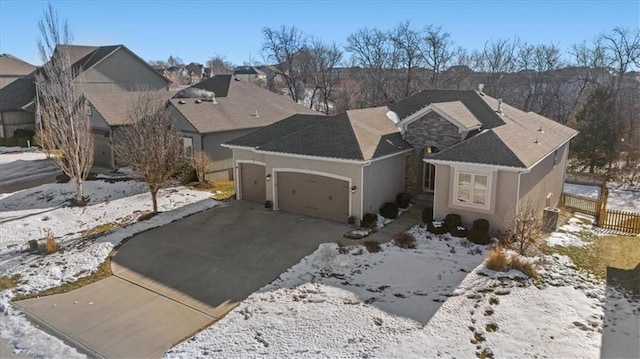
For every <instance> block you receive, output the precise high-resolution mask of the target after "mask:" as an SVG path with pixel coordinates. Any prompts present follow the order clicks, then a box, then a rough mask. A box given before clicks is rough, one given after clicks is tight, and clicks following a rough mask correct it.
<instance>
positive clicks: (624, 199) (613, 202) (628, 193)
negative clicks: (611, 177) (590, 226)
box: [607, 182, 640, 213]
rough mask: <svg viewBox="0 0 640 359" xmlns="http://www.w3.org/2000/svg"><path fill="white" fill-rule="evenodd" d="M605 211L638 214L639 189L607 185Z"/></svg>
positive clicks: (639, 207) (614, 184) (639, 210)
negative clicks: (607, 193) (607, 192)
mask: <svg viewBox="0 0 640 359" xmlns="http://www.w3.org/2000/svg"><path fill="white" fill-rule="evenodd" d="M607 189H608V190H609V196H608V197H607V209H612V210H617V211H626V212H635V213H640V188H639V187H638V186H636V187H631V186H628V185H621V184H618V183H613V182H611V183H608V184H607Z"/></svg>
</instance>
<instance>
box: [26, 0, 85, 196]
mask: <svg viewBox="0 0 640 359" xmlns="http://www.w3.org/2000/svg"><path fill="white" fill-rule="evenodd" d="M38 27H39V29H40V36H41V37H40V39H39V40H38V49H39V50H40V57H41V58H42V60H43V61H44V62H46V61H48V62H46V63H45V65H44V66H43V67H42V68H40V69H39V72H38V74H37V79H36V92H37V95H36V96H37V110H36V111H37V115H36V117H37V118H36V122H37V125H36V130H37V131H38V135H39V137H40V139H41V140H42V141H43V144H44V148H45V149H49V150H52V149H58V150H60V151H62V155H61V156H54V157H53V160H54V162H55V163H56V165H57V166H58V167H59V168H60V169H61V170H62V171H63V172H64V173H65V174H67V175H68V176H69V177H70V178H71V179H72V180H73V181H74V183H75V185H76V198H75V201H76V203H77V204H82V203H84V198H83V194H82V183H83V182H84V181H85V180H86V178H87V176H88V175H89V171H90V170H91V166H92V165H93V155H94V153H93V146H94V143H93V135H92V133H91V123H90V119H89V116H87V109H88V105H87V101H86V97H85V94H84V87H83V85H82V84H83V81H81V80H80V79H79V77H80V76H78V74H77V72H76V71H75V70H74V69H73V68H72V64H71V59H70V56H69V48H68V46H66V45H68V44H70V42H71V38H72V36H71V34H70V32H69V27H68V23H67V21H66V20H65V21H64V22H63V23H62V25H60V21H59V18H58V13H57V12H56V11H55V9H54V8H53V6H52V5H51V4H49V7H48V8H47V10H46V11H44V12H43V18H42V19H41V20H40V22H39V23H38Z"/></svg>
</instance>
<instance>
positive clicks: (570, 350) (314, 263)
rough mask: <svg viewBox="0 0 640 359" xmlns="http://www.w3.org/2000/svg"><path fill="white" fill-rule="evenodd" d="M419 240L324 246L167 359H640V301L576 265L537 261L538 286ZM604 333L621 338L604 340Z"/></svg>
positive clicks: (575, 225)
mask: <svg viewBox="0 0 640 359" xmlns="http://www.w3.org/2000/svg"><path fill="white" fill-rule="evenodd" d="M587 228H589V227H588V225H587V224H584V222H583V220H582V219H576V220H572V221H570V224H568V225H567V226H565V227H563V228H562V232H558V233H555V234H554V236H553V237H554V239H553V240H552V242H556V243H562V244H563V245H570V244H572V243H578V241H579V240H580V239H579V236H577V234H579V232H580V231H582V230H584V229H587ZM410 233H411V234H413V235H414V236H415V237H416V239H417V243H416V244H417V247H416V248H415V249H400V248H398V247H395V246H394V245H393V244H391V243H387V244H383V245H382V246H381V249H382V250H381V251H380V252H377V253H368V252H367V251H366V250H365V249H364V248H363V247H355V248H352V249H351V251H350V252H348V253H347V254H340V253H339V250H338V248H337V246H335V245H333V244H324V245H321V246H320V248H319V249H318V250H317V251H316V252H314V253H313V254H311V255H310V256H308V257H306V258H305V259H303V260H302V261H301V262H300V263H299V264H297V265H296V266H294V267H292V268H291V269H290V270H289V271H287V272H286V273H283V274H282V275H281V276H280V278H279V279H277V280H276V281H274V282H273V283H271V284H269V285H267V286H266V287H264V288H262V289H261V290H260V291H258V292H256V293H254V294H253V295H251V296H250V297H249V298H247V299H246V300H245V301H243V302H242V303H241V304H240V305H239V306H238V307H237V308H236V309H234V310H233V311H232V312H230V313H229V314H228V315H227V316H226V317H225V318H223V319H222V320H220V321H219V322H217V323H216V324H214V325H212V326H211V327H209V328H207V329H205V330H204V331H202V332H201V333H199V334H197V335H195V336H194V337H192V338H190V339H188V340H187V341H185V342H183V343H181V344H179V345H177V346H176V347H174V348H172V349H171V350H170V351H169V352H167V353H166V354H165V357H167V358H205V357H211V356H213V357H224V358H244V357H270V358H273V357H277V358H315V357H340V358H349V357H370V358H373V357H379V358H432V357H460V358H471V357H476V356H479V357H482V356H485V357H492V356H493V355H495V356H496V357H520V358H521V357H572V358H597V357H599V356H600V353H601V350H602V351H603V353H604V352H607V353H610V354H611V355H612V356H618V357H619V356H625V355H626V356H629V355H631V356H634V355H635V353H636V352H634V347H633V345H634V340H635V342H636V343H637V342H638V340H639V339H640V336H639V335H640V334H639V333H638V331H637V330H634V327H633V325H634V323H637V321H638V320H639V319H640V310H639V309H640V308H639V306H638V303H637V301H635V302H634V301H633V300H630V299H629V298H628V297H624V296H622V295H621V294H620V293H619V292H618V291H617V289H616V288H614V287H612V286H605V283H604V282H603V281H602V280H600V279H598V278H596V277H595V276H593V275H590V274H588V273H586V272H585V271H583V270H580V269H579V268H577V267H576V266H575V265H574V264H573V262H572V261H571V260H570V259H569V258H568V257H567V256H564V255H560V254H552V255H543V256H540V257H538V258H534V259H531V260H532V261H535V262H536V263H537V265H538V268H539V272H538V279H536V280H532V279H531V278H528V277H527V276H526V275H524V274H522V273H520V272H518V271H515V270H510V271H508V272H495V271H492V270H489V269H487V268H486V266H485V265H484V263H483V259H484V253H486V251H485V250H484V249H479V248H478V249H476V248H477V247H476V246H475V245H472V244H470V243H469V242H467V241H466V240H464V239H454V238H451V237H448V236H447V235H444V236H436V235H431V234H429V233H427V232H426V231H425V230H424V229H423V228H420V227H414V228H412V229H411V230H410ZM563 236H565V237H568V238H567V239H560V237H563ZM573 237H575V238H573ZM611 328H619V329H621V330H620V332H618V333H612V330H611ZM603 331H604V332H605V334H607V333H609V334H611V335H610V336H608V337H607V338H606V340H605V341H604V343H603V334H602V333H603Z"/></svg>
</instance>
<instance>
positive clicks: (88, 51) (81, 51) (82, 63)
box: [56, 45, 171, 83]
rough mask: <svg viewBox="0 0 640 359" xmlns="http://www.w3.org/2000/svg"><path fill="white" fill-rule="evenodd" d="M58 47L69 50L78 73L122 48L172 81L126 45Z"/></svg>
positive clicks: (70, 58) (73, 65) (71, 60)
mask: <svg viewBox="0 0 640 359" xmlns="http://www.w3.org/2000/svg"><path fill="white" fill-rule="evenodd" d="M58 49H65V50H66V51H68V54H69V60H70V62H71V64H72V67H73V69H74V71H76V72H77V73H82V72H84V71H87V70H89V69H91V68H92V67H94V66H96V65H97V64H99V63H100V62H102V61H103V60H104V59H106V58H107V57H109V56H110V55H111V54H113V53H115V52H116V51H118V50H120V49H122V50H124V51H126V52H128V53H129V54H130V55H131V56H133V57H134V58H136V59H137V60H138V61H140V62H141V63H143V64H144V65H146V66H147V67H149V69H150V70H151V71H153V72H154V73H155V74H157V75H158V76H159V77H161V78H162V79H163V80H165V81H166V82H167V83H169V82H171V80H169V79H167V78H166V77H164V76H162V74H160V73H158V72H157V71H156V70H155V69H154V68H153V67H152V66H151V65H149V64H148V63H147V62H146V61H144V60H143V59H141V58H140V57H139V56H138V55H136V54H135V53H134V52H133V51H131V50H129V49H128V48H127V47H126V46H124V45H109V46H82V45H58V46H56V51H58Z"/></svg>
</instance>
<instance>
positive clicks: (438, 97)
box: [389, 90, 505, 129]
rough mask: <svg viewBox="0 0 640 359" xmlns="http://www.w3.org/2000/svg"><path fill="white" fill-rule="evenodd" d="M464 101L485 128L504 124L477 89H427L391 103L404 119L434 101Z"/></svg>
mask: <svg viewBox="0 0 640 359" xmlns="http://www.w3.org/2000/svg"><path fill="white" fill-rule="evenodd" d="M454 101H460V102H462V103H463V104H464V105H465V106H466V107H467V109H469V111H470V112H471V113H472V114H473V115H474V117H475V118H477V119H478V121H480V123H482V128H483V129H489V128H494V127H498V126H501V125H504V123H505V122H504V120H503V119H502V118H500V116H499V115H498V114H496V112H495V109H492V108H491V107H489V106H488V105H487V103H486V102H484V101H483V100H482V96H481V95H479V94H478V93H477V92H476V91H472V90H470V91H461V90H426V91H422V92H420V93H418V94H415V95H413V96H411V97H408V98H406V99H404V100H402V101H399V102H397V103H394V104H392V105H389V108H391V109H392V110H393V111H394V112H395V113H397V114H398V117H400V119H401V120H402V119H404V118H406V117H408V116H410V115H412V114H414V113H415V112H417V111H418V110H420V109H422V108H424V107H426V106H428V105H429V104H432V103H440V102H454Z"/></svg>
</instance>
